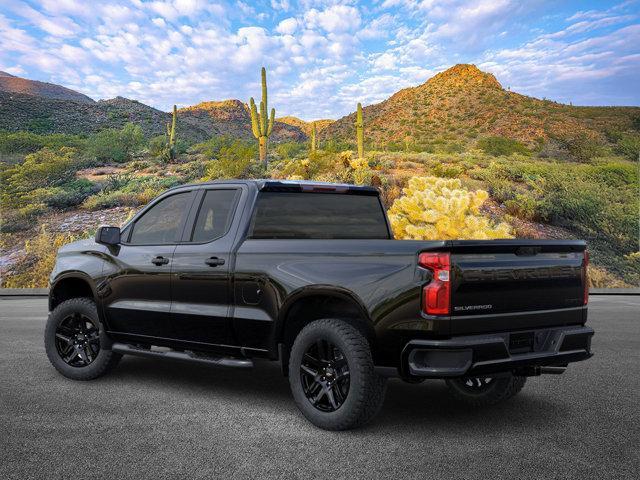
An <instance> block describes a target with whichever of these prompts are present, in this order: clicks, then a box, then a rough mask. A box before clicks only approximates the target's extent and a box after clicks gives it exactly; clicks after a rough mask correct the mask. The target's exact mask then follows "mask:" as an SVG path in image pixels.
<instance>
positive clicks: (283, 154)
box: [274, 142, 309, 160]
mask: <svg viewBox="0 0 640 480" xmlns="http://www.w3.org/2000/svg"><path fill="white" fill-rule="evenodd" d="M308 149H309V146H308V145H307V144H306V143H302V142H284V143H278V144H277V145H276V146H275V149H274V150H275V152H276V154H277V155H278V156H279V157H280V158H282V159H284V160H290V159H292V158H296V157H299V156H300V155H303V154H304V153H306V152H307V150H308Z"/></svg>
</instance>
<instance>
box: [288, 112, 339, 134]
mask: <svg viewBox="0 0 640 480" xmlns="http://www.w3.org/2000/svg"><path fill="white" fill-rule="evenodd" d="M276 121H278V122H282V123H286V124H287V125H291V126H293V127H297V128H299V129H300V130H302V131H303V132H304V133H305V134H307V136H309V135H311V125H312V124H314V123H315V124H316V132H321V131H322V130H324V129H325V128H327V127H328V126H329V125H331V124H332V123H333V122H334V120H330V119H321V120H313V121H311V122H306V121H304V120H302V119H300V118H298V117H294V116H287V117H280V118H276Z"/></svg>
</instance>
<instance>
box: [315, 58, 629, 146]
mask: <svg viewBox="0 0 640 480" xmlns="http://www.w3.org/2000/svg"><path fill="white" fill-rule="evenodd" d="M363 117H364V124H365V127H364V128H365V141H367V142H368V143H371V144H374V145H387V144H389V143H392V142H396V143H404V142H412V143H417V144H422V145H428V144H433V143H438V142H446V141H456V142H462V143H473V142H475V141H476V139H477V138H479V137H483V136H504V137H509V138H512V139H515V140H519V141H521V142H523V143H525V144H527V145H529V146H534V145H536V144H540V143H542V142H544V141H546V140H548V139H549V138H554V137H555V138H562V137H567V136H575V135H576V134H585V135H587V136H588V137H592V138H598V139H601V140H604V137H605V131H606V130H608V129H612V130H628V129H630V128H632V125H633V122H634V121H636V122H637V120H636V119H637V118H639V117H640V108H638V107H574V106H570V105H563V104H559V103H556V102H551V101H548V100H539V99H536V98H533V97H527V96H525V95H520V94H518V93H515V92H511V91H509V90H505V89H504V88H503V87H502V85H500V83H499V82H498V80H496V78H495V77H494V76H493V75H491V74H490V73H485V72H482V71H481V70H479V69H478V68H477V67H476V66H475V65H467V64H460V65H455V66H454V67H451V68H449V69H448V70H446V71H444V72H441V73H439V74H437V75H435V76H434V77H432V78H430V79H429V80H427V81H426V82H425V83H423V84H422V85H418V86H416V87H411V88H405V89H403V90H400V91H399V92H397V93H395V94H394V95H392V96H391V97H389V98H388V99H387V100H384V101H383V102H381V103H378V104H375V105H369V106H367V107H364V108H363ZM354 122H355V113H351V114H349V115H347V116H345V117H342V118H341V119H339V120H337V121H335V122H334V123H332V124H331V125H329V126H328V127H327V128H326V129H324V130H323V131H322V133H321V134H320V138H321V139H329V138H334V139H338V140H342V141H347V142H350V143H354V142H355V128H354Z"/></svg>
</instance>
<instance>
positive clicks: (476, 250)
mask: <svg viewBox="0 0 640 480" xmlns="http://www.w3.org/2000/svg"><path fill="white" fill-rule="evenodd" d="M446 248H447V250H449V251H450V252H451V334H452V335H459V334H468V333H469V334H470V333H481V332H487V331H492V332H495V331H505V330H516V329H528V328H538V327H547V326H556V325H570V324H582V323H584V322H585V321H586V296H585V283H586V274H585V268H584V267H585V265H586V261H587V260H586V259H585V256H586V253H585V252H586V251H585V249H586V245H585V243H584V242H583V241H573V240H561V241H552V240H492V241H473V240H471V241H454V242H448V244H447V247H446Z"/></svg>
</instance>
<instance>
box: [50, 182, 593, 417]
mask: <svg viewBox="0 0 640 480" xmlns="http://www.w3.org/2000/svg"><path fill="white" fill-rule="evenodd" d="M587 263H588V256H587V252H586V249H585V243H584V242H582V241H556V240H553V241H542V240H535V241H534V240H491V241H486V240H485V241H475V240H468V241H467V240H465V241H399V240H394V239H393V235H392V233H391V229H390V226H389V222H388V220H387V217H386V215H385V211H384V208H383V206H382V204H381V201H380V198H379V195H378V192H377V190H376V189H374V188H370V187H361V186H353V185H336V184H322V183H309V182H288V181H275V180H257V181H249V180H237V181H224V182H213V183H203V184H197V185H186V186H181V187H178V188H174V189H171V190H169V191H167V192H165V193H164V194H162V195H161V196H159V197H158V198H157V199H155V200H154V201H153V202H151V203H150V204H149V205H148V206H147V207H145V208H144V209H142V210H141V211H140V212H139V213H138V214H137V215H136V216H135V217H134V218H132V219H131V220H130V221H129V222H127V223H126V225H124V227H123V228H122V229H120V228H118V227H100V228H99V229H98V231H97V233H96V237H95V240H93V239H92V240H82V241H79V242H75V243H72V244H69V245H66V246H64V247H63V248H61V249H60V251H59V253H58V257H57V262H56V265H55V267H54V270H53V272H52V274H51V289H50V297H49V310H50V314H49V319H48V322H47V326H46V331H45V338H44V340H45V346H46V351H47V355H48V357H49V359H50V361H51V363H52V364H53V366H54V367H55V368H56V369H57V370H58V371H59V372H60V373H62V374H63V375H65V376H67V377H69V378H73V379H76V380H90V379H93V378H96V377H98V376H100V375H102V374H104V373H106V372H107V371H109V370H110V369H111V368H113V367H114V366H115V365H116V364H117V363H118V361H119V360H120V358H121V357H122V355H123V354H130V355H141V356H147V357H158V358H171V359H180V360H185V361H191V362H199V363H205V364H212V365H220V366H226V367H238V368H246V367H251V366H252V365H253V361H254V359H261V358H262V359H267V360H275V361H279V362H280V364H281V366H282V371H283V373H284V374H285V375H288V378H289V383H290V385H291V391H292V394H293V397H294V399H295V402H296V404H297V405H298V407H299V408H300V410H301V411H302V413H303V414H304V415H305V416H306V417H307V418H308V419H309V420H310V421H311V422H313V423H314V424H315V425H317V426H319V427H322V428H325V429H333V430H342V429H348V428H353V427H356V426H358V425H361V424H363V423H364V422H366V421H367V420H369V419H370V418H371V417H372V416H373V415H375V413H376V412H377V411H378V410H379V409H380V407H381V405H382V402H383V398H384V392H385V388H386V379H387V378H388V377H393V376H396V377H400V378H402V379H403V380H405V381H407V382H411V383H418V382H420V381H422V380H424V379H426V378H439V379H445V380H446V382H447V385H448V387H449V390H450V391H451V393H452V394H453V395H454V397H456V398H457V399H459V400H460V401H465V402H468V403H470V404H473V405H487V404H493V403H496V402H499V401H502V400H505V399H507V398H509V397H511V396H513V395H515V394H516V393H517V392H518V391H520V389H521V388H522V387H523V386H524V383H525V379H526V377H529V376H535V375H540V374H543V373H562V372H563V371H564V369H565V368H566V366H567V365H568V364H569V363H570V362H576V361H579V360H584V359H587V358H589V357H590V356H591V352H590V345H591V337H592V335H593V330H592V329H591V328H589V327H586V326H585V322H586V320H587V301H588V288H587V276H586V275H587V272H586V267H587Z"/></svg>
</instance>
